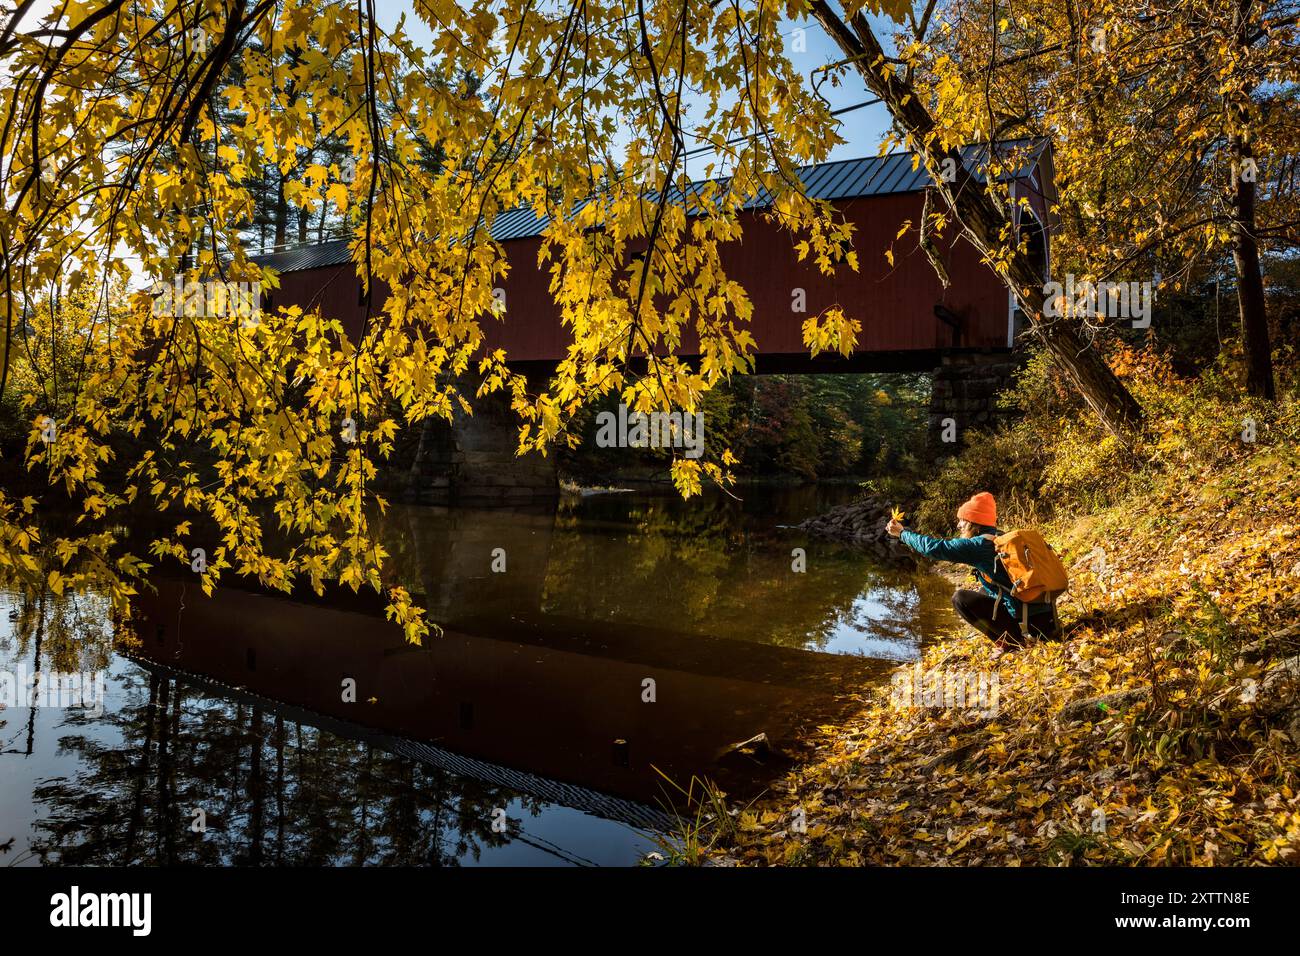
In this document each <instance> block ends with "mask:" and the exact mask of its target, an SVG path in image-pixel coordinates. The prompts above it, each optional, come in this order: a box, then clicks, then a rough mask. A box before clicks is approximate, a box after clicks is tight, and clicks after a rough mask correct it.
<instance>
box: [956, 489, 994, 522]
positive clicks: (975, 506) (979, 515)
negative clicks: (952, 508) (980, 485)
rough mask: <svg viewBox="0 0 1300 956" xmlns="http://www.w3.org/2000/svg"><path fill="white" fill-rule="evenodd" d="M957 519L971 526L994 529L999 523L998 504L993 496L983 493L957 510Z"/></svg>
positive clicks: (973, 497)
mask: <svg viewBox="0 0 1300 956" xmlns="http://www.w3.org/2000/svg"><path fill="white" fill-rule="evenodd" d="M957 517H958V518H962V519H964V520H966V521H969V522H970V523H971V524H982V525H988V526H989V527H993V526H995V525H996V524H997V523H998V504H997V502H996V501H994V500H993V496H992V495H991V494H989V493H988V492H987V491H981V492H979V493H978V494H976V495H974V496H972V497H971V499H970V501H968V502H966V503H965V504H964V505H962V506H961V507H960V508H958V509H957Z"/></svg>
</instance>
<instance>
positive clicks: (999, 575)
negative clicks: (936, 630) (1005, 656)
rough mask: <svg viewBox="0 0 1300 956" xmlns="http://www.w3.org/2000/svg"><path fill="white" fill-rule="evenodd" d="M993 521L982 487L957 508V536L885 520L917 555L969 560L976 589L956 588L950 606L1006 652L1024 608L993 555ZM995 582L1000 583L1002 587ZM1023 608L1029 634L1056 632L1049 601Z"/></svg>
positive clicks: (1017, 635) (994, 511)
mask: <svg viewBox="0 0 1300 956" xmlns="http://www.w3.org/2000/svg"><path fill="white" fill-rule="evenodd" d="M997 525H998V508H997V502H996V501H994V500H993V496H992V495H991V494H989V493H988V492H987V491H981V492H979V493H978V494H976V495H975V496H974V497H972V498H971V499H970V500H969V501H967V502H966V503H965V504H963V505H962V506H961V507H960V508H958V509H957V534H958V537H956V538H948V539H943V538H932V537H930V536H929V535H924V534H917V533H916V532H915V531H908V530H906V529H905V528H904V527H903V524H902V522H901V521H897V520H893V521H890V522H889V524H888V525H886V527H885V530H886V531H887V532H888V533H889V534H890V535H892V536H894V537H895V538H898V539H899V540H900V541H901V542H902V543H903V544H905V545H907V547H909V548H911V549H912V550H913V551H915V552H916V553H917V554H920V555H924V556H925V557H927V558H933V559H935V560H936V561H951V562H953V563H954V564H965V565H969V566H970V567H971V568H973V569H974V571H975V578H976V580H978V581H979V583H980V588H981V590H979V591H972V590H968V589H965V588H963V589H960V590H958V591H957V593H956V594H954V595H953V596H952V606H953V609H954V610H955V611H956V612H957V615H958V616H959V617H960V618H961V619H962V620H964V621H965V622H966V623H967V624H969V625H970V626H971V627H973V628H975V629H976V630H977V631H979V632H980V633H981V634H983V635H985V636H986V637H988V638H989V639H990V640H991V641H993V642H994V643H995V644H996V645H997V646H998V648H999V649H1000V650H1004V651H1005V650H1008V649H1010V648H1012V647H1019V646H1021V645H1022V643H1023V634H1022V631H1021V627H1020V615H1022V614H1023V613H1024V607H1023V606H1022V605H1021V603H1020V602H1019V601H1016V600H1014V599H1012V598H1011V596H1010V593H1009V592H1010V590H1011V578H1010V576H1009V575H1008V574H1007V572H1006V570H1005V569H1004V568H1003V567H1002V565H1001V564H1000V563H999V562H998V561H997V560H996V558H997V549H996V548H995V546H994V544H993V539H994V538H995V537H997V536H998V535H1000V534H1001V533H1002V532H1001V531H999V530H998V526H997ZM995 585H1001V587H1002V588H1003V589H1005V590H1000V589H999V588H998V587H996V586H995ZM1028 610H1029V621H1028V625H1029V627H1028V630H1029V634H1030V636H1031V637H1034V638H1039V639H1044V638H1050V637H1053V636H1055V633H1056V615H1055V613H1054V612H1053V610H1052V605H1051V604H1050V603H1043V604H1030V605H1029V606H1028Z"/></svg>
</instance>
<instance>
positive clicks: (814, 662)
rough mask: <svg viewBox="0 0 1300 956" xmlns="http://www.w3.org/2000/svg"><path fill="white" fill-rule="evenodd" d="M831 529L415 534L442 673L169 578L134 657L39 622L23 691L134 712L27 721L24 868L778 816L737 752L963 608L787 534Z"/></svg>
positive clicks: (404, 518) (664, 500)
mask: <svg viewBox="0 0 1300 956" xmlns="http://www.w3.org/2000/svg"><path fill="white" fill-rule="evenodd" d="M825 504H826V502H825V501H824V500H817V499H815V498H808V497H805V498H804V499H800V498H798V497H796V496H794V495H792V494H768V495H760V494H757V493H756V494H752V495H750V496H747V501H746V502H745V504H744V505H743V506H742V505H740V504H739V503H737V502H734V501H730V500H727V499H721V498H719V499H713V500H709V501H706V502H704V503H700V502H688V503H683V502H680V501H678V500H676V499H674V498H672V497H670V496H653V495H637V496H596V497H588V498H581V499H570V500H566V501H565V502H564V503H563V504H562V505H561V507H560V509H559V510H558V511H554V512H542V513H538V512H532V513H504V512H500V511H495V512H467V511H447V510H435V509H395V510H394V511H392V512H390V513H389V515H388V516H387V517H386V518H385V522H384V535H385V539H386V541H387V543H388V547H389V550H390V551H391V552H392V553H393V555H394V556H395V560H394V567H395V570H396V573H397V575H398V576H399V578H400V580H401V581H402V583H404V584H406V585H407V586H408V587H409V588H410V589H411V590H412V591H413V592H415V593H417V594H420V595H421V596H422V597H421V600H422V601H423V603H424V604H425V605H426V606H427V607H429V608H430V614H431V616H432V617H433V618H434V619H435V620H439V621H442V622H444V624H445V626H446V632H445V634H444V636H442V637H441V638H439V639H436V640H431V641H430V642H429V643H428V644H427V645H426V646H425V647H423V648H414V647H411V646H410V645H407V644H405V642H404V641H403V640H402V638H401V635H400V633H399V632H398V631H397V630H396V629H395V628H393V627H392V626H391V625H390V624H389V623H388V622H387V621H386V620H385V619H384V615H383V608H382V603H381V602H380V601H378V600H372V599H370V598H367V597H365V596H353V595H350V594H333V595H330V596H328V597H327V598H325V599H321V598H317V597H315V596H314V595H310V594H298V593H295V594H293V595H287V596H286V595H271V594H265V593H260V592H258V591H256V590H253V589H249V588H242V587H238V586H234V585H233V584H232V585H230V586H225V587H222V588H220V589H219V590H218V592H217V593H216V594H215V595H214V597H213V598H211V599H208V598H204V597H203V595H202V593H201V591H199V589H198V588H197V587H196V586H195V583H194V581H193V580H192V579H189V578H185V577H169V576H159V577H158V578H157V579H156V580H155V582H154V583H155V585H156V593H153V594H148V595H143V596H142V597H141V598H140V600H139V601H138V603H137V606H136V608H135V610H134V614H133V623H132V628H133V630H134V633H135V635H136V637H137V638H138V640H137V641H136V643H134V644H133V645H132V646H131V647H130V648H129V649H127V650H125V651H124V650H123V648H122V647H121V645H120V637H121V635H120V634H118V635H117V636H118V638H119V646H118V648H117V651H116V652H114V651H113V649H112V648H111V642H112V640H113V636H114V628H113V627H112V622H111V621H110V620H109V616H108V614H107V611H106V609H105V607H104V606H103V604H102V602H98V601H96V600H95V599H94V598H93V597H90V598H88V597H84V596H81V597H77V596H71V597H64V598H57V599H56V598H54V597H53V596H50V595H46V596H45V597H43V598H42V599H41V600H40V601H39V602H32V603H31V604H30V606H28V605H14V606H13V607H12V610H11V611H10V613H9V618H10V627H9V630H8V633H7V634H6V635H5V636H4V638H3V640H0V668H4V669H6V670H7V671H10V672H12V671H14V670H15V669H16V668H17V666H18V665H19V664H20V663H24V664H25V665H26V666H27V667H28V668H30V669H33V670H36V669H43V670H44V671H45V672H49V671H51V670H55V669H61V670H76V669H81V670H88V669H96V668H98V669H101V670H106V671H107V673H108V680H107V689H108V690H107V701H106V706H105V711H104V713H103V714H102V716H99V717H94V716H92V715H90V714H88V713H87V712H84V711H79V710H75V709H66V710H57V709H48V708H46V709H41V708H27V707H11V708H9V709H8V710H6V711H3V712H0V738H2V739H3V743H4V747H3V749H4V753H3V754H0V848H3V846H4V845H5V841H6V840H8V839H10V838H11V837H12V838H14V843H13V844H12V845H11V847H10V853H11V854H12V855H18V854H25V855H29V856H28V860H29V861H31V860H34V861H37V862H42V863H85V864H90V863H115V864H135V863H204V864H206V863H243V864H254V865H259V864H272V865H281V864H294V865H296V864H361V863H398V864H403V863H405V864H425V865H455V864H472V863H502V862H507V863H530V864H534V863H577V864H584V863H599V864H611V863H618V864H627V863H631V862H635V860H636V859H637V857H638V854H639V853H640V852H643V851H644V850H646V849H648V848H649V847H650V843H649V841H648V840H647V838H646V837H645V836H644V835H642V833H641V832H640V831H642V830H644V829H646V828H647V827H651V826H653V825H655V823H656V822H657V821H658V820H660V819H661V816H660V814H659V812H658V811H657V810H656V807H657V805H658V802H659V798H661V797H662V795H663V788H662V785H661V782H660V778H659V776H658V774H657V773H656V770H655V768H658V769H659V770H661V771H663V772H664V773H667V774H669V775H670V776H672V777H673V778H674V779H680V780H683V781H684V780H686V779H689V777H690V776H691V775H692V774H707V775H709V776H712V777H715V778H717V779H719V780H720V781H721V782H722V783H723V785H724V786H725V787H726V788H728V789H729V790H731V791H732V792H733V793H740V794H744V793H748V792H754V791H755V790H756V789H757V788H759V787H761V786H762V785H763V784H764V783H765V782H766V781H767V780H768V779H770V777H771V775H772V774H773V773H775V772H777V770H779V766H777V765H769V766H759V765H756V764H753V763H751V762H748V761H741V762H739V763H737V762H735V761H731V760H721V761H720V760H719V754H720V753H721V752H722V751H723V749H724V748H725V747H726V745H728V744H730V743H733V742H735V741H738V740H743V739H746V738H748V737H750V736H753V735H754V734H756V733H759V732H765V733H767V734H768V736H769V738H770V739H771V740H772V741H773V743H774V744H775V745H776V746H777V747H778V748H780V747H781V746H783V745H788V744H789V743H790V742H792V741H793V740H794V739H795V738H796V737H797V736H798V735H799V734H800V733H801V732H802V731H803V730H805V729H806V728H807V727H808V726H810V725H812V724H814V723H816V722H819V721H822V720H825V719H827V718H828V717H830V716H833V715H834V714H835V713H838V712H840V711H841V710H842V709H843V707H844V706H845V702H846V699H847V698H848V696H849V695H851V694H853V693H854V692H856V691H857V690H858V689H860V688H861V687H862V686H863V685H864V684H867V683H869V682H871V681H873V680H875V679H877V678H878V675H879V674H880V672H881V670H882V669H883V668H884V667H886V666H887V661H888V660H891V659H893V660H896V659H902V658H907V657H909V656H911V655H914V654H915V653H916V651H917V648H918V646H919V642H920V639H921V635H922V634H923V633H926V632H927V631H928V630H929V629H930V628H931V622H932V621H933V620H935V619H936V618H937V616H938V615H940V614H942V613H943V611H942V608H943V607H944V605H945V604H946V589H945V587H944V586H943V584H942V582H940V581H937V580H934V579H930V578H925V577H919V578H918V577H916V576H914V575H910V574H905V573H902V572H898V571H891V570H887V569H883V568H877V567H874V566H872V565H871V564H869V563H868V562H867V561H866V560H865V559H864V558H863V557H861V556H860V555H858V554H855V553H854V552H852V551H850V550H847V549H844V548H839V547H836V546H833V545H829V544H825V543H819V542H813V541H806V540H803V539H802V538H800V537H799V536H797V535H794V534H792V533H791V532H790V531H788V530H786V529H783V528H781V527H780V525H781V524H782V523H783V522H784V523H792V522H793V521H794V520H798V519H799V518H801V517H803V516H804V515H806V514H809V513H813V512H815V511H817V510H819V509H820V508H822V507H824V506H825ZM793 547H804V548H806V549H807V561H808V571H807V572H806V573H803V574H798V573H794V572H793V571H792V570H791V558H790V551H791V549H792V548H793ZM498 549H500V551H499V552H498ZM501 554H503V555H504V562H505V570H504V571H502V572H494V571H493V569H492V568H493V560H494V555H497V556H499V555H501ZM826 651H831V652H835V653H824V652H826ZM349 687H355V693H354V694H351V695H349V693H348V688H349ZM647 687H650V688H652V689H653V692H652V695H651V696H653V702H648V700H647ZM503 811H504V812H503ZM503 821H504V827H505V828H504V831H503V830H502V822H503ZM199 822H202V823H204V824H205V825H206V828H207V829H206V832H202V833H200V832H196V829H197V826H198V823H199ZM12 858H13V856H11V859H12ZM3 861H4V857H3V856H0V862H3Z"/></svg>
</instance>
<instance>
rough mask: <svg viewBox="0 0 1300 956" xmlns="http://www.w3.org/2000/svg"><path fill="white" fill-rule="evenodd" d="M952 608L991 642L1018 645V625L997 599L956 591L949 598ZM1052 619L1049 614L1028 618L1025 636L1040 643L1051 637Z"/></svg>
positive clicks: (1053, 629)
mask: <svg viewBox="0 0 1300 956" xmlns="http://www.w3.org/2000/svg"><path fill="white" fill-rule="evenodd" d="M952 607H953V610H954V611H956V612H957V616H958V617H960V618H961V619H962V620H963V621H965V622H966V623H967V624H969V625H970V626H971V627H973V628H975V630H977V631H979V632H980V633H981V634H983V635H984V636H985V637H987V638H989V639H990V640H993V641H1005V642H1006V643H1009V644H1018V643H1020V642H1021V641H1022V640H1023V637H1024V635H1022V634H1021V633H1020V622H1019V621H1017V620H1016V619H1015V618H1014V617H1012V616H1011V612H1009V611H1008V610H1007V608H1006V605H1005V604H1003V603H1002V599H1001V598H995V597H990V596H989V595H988V594H985V593H984V592H983V591H966V590H960V591H958V592H957V593H955V594H954V595H953V596H952ZM1055 632H1056V616H1055V615H1054V614H1053V613H1052V612H1051V611H1043V612H1040V613H1037V614H1030V615H1029V634H1030V636H1031V637H1035V638H1038V639H1039V640H1043V639H1046V638H1050V637H1052V636H1054V635H1055Z"/></svg>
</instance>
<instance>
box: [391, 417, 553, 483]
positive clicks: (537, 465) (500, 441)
mask: <svg viewBox="0 0 1300 956" xmlns="http://www.w3.org/2000/svg"><path fill="white" fill-rule="evenodd" d="M472 403H473V406H474V414H473V415H466V414H465V413H464V412H463V411H461V410H460V409H457V410H456V412H455V414H454V416H453V418H452V421H451V422H450V423H448V422H445V421H442V420H441V419H439V420H432V419H430V420H428V421H426V422H425V423H424V424H423V425H422V426H418V427H416V428H413V429H411V432H412V434H410V435H408V436H406V441H405V442H404V443H403V444H404V446H405V447H403V448H401V449H400V451H399V454H397V455H396V456H394V461H393V463H392V466H391V471H390V473H389V474H388V475H387V476H386V481H385V484H386V485H387V486H389V487H390V488H391V489H392V492H393V493H394V494H395V495H396V497H399V498H400V499H401V500H404V501H406V502H408V503H411V504H448V505H451V504H454V505H464V506H472V507H501V506H512V505H534V504H540V503H544V502H549V501H551V500H552V499H554V498H555V497H556V496H558V495H559V493H560V485H559V476H558V473H557V471H556V464H555V455H554V453H552V454H550V455H547V456H546V457H543V456H542V455H541V454H539V453H537V452H530V453H529V454H526V455H523V456H517V455H516V454H515V449H516V448H517V447H518V444H519V419H518V417H517V416H516V415H515V414H514V412H512V411H511V410H510V400H509V398H508V397H507V396H506V395H504V394H502V393H497V394H494V395H489V396H485V397H483V398H475V399H472Z"/></svg>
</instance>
